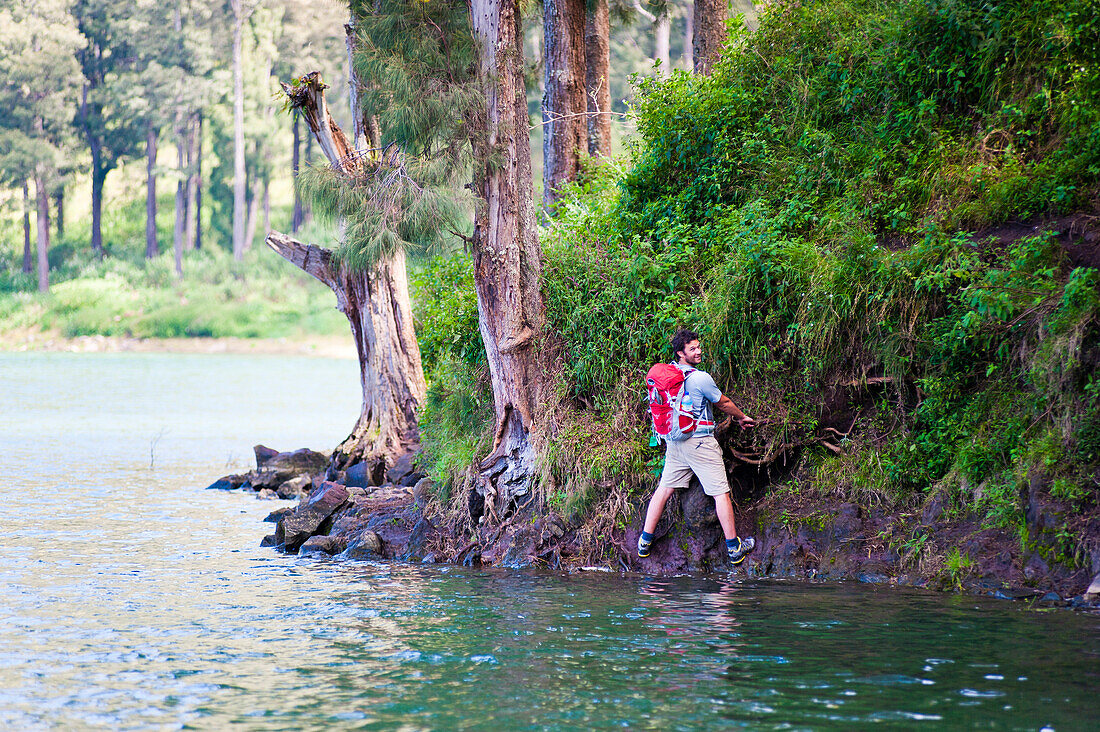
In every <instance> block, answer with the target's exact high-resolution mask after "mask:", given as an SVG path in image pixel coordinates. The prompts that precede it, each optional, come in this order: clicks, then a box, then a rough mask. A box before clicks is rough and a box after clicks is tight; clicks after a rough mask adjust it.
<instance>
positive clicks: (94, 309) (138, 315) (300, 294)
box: [0, 197, 347, 338]
mask: <svg viewBox="0 0 1100 732" xmlns="http://www.w3.org/2000/svg"><path fill="white" fill-rule="evenodd" d="M159 203H160V206H159V214H158V221H157V223H158V237H159V241H160V243H161V248H162V250H163V249H165V248H167V249H168V251H162V253H161V254H160V255H159V256H157V257H154V258H153V259H145V258H144V251H145V239H144V202H143V201H140V200H134V201H131V202H129V203H128V204H126V205H122V206H117V207H115V208H114V210H113V211H111V213H110V214H109V215H107V216H105V221H104V232H103V233H104V243H105V248H106V250H107V255H106V256H105V257H103V258H102V259H98V258H96V257H94V256H93V255H92V253H91V251H90V249H89V246H88V240H89V239H88V237H89V233H88V228H87V223H86V222H68V227H67V230H66V234H65V237H64V239H63V240H62V241H60V242H56V243H55V244H54V245H53V246H52V247H51V251H50V260H51V271H50V283H51V284H50V289H49V291H48V292H47V293H45V294H39V293H38V292H37V279H36V275H35V274H34V273H32V274H29V275H25V274H23V273H22V272H21V271H20V270H19V267H20V261H19V260H21V256H22V233H21V229H18V230H17V229H16V228H15V227H14V226H13V225H11V222H10V221H9V223H8V225H7V226H6V227H5V228H4V229H3V235H4V238H3V241H2V246H0V332H3V331H10V330H15V329H43V330H50V331H56V332H58V333H59V334H60V335H62V336H64V337H70V338H71V337H77V336H89V335H103V336H123V337H134V338H182V337H211V338H222V337H236V338H280V337H304V336H308V335H330V334H342V333H345V332H346V330H347V321H346V319H345V318H344V317H343V315H341V314H340V313H339V312H338V311H336V309H335V299H334V297H333V295H332V293H331V291H330V290H329V289H328V288H327V287H325V286H324V285H323V284H321V283H319V282H317V281H315V280H314V279H313V278H312V277H309V276H308V275H306V274H304V273H303V272H301V271H300V270H298V269H297V268H295V267H294V266H293V265H291V264H289V263H288V262H285V261H284V260H282V259H281V258H280V257H279V256H278V255H276V254H275V253H274V252H272V251H270V250H269V249H268V248H267V247H266V246H264V245H263V243H262V240H261V237H262V234H261V235H259V236H257V242H255V243H254V246H253V247H252V249H251V250H250V251H249V252H247V253H246V255H245V257H244V259H243V260H242V261H240V262H237V261H235V260H234V259H233V257H232V256H231V254H229V252H227V251H226V250H225V249H224V248H223V247H221V246H219V243H218V242H211V241H207V242H206V245H205V246H204V248H203V249H202V250H198V251H189V252H186V253H185V255H184V260H183V270H184V274H183V277H182V278H178V277H177V276H176V273H175V264H174V258H173V254H172V252H171V242H172V231H171V227H172V224H173V221H172V216H173V211H172V200H171V198H169V197H163V198H162V199H161V200H160V202H159ZM15 234H18V235H19V238H18V239H16V238H15V237H14V235H15ZM300 235H301V236H303V237H305V238H306V239H310V240H317V241H325V240H326V239H328V238H330V236H331V235H330V232H329V231H327V230H326V229H324V228H323V227H320V226H315V227H314V228H313V229H312V230H307V231H304V232H301V234H300ZM17 246H18V249H17ZM17 255H18V258H19V260H17Z"/></svg>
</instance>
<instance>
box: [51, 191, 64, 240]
mask: <svg viewBox="0 0 1100 732" xmlns="http://www.w3.org/2000/svg"><path fill="white" fill-rule="evenodd" d="M53 204H54V209H55V210H56V211H57V216H56V218H55V224H56V227H57V240H58V241H61V240H62V239H64V238H65V186H62V185H59V186H58V187H57V190H56V191H54V194H53Z"/></svg>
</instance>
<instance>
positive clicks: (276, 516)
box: [264, 506, 294, 524]
mask: <svg viewBox="0 0 1100 732" xmlns="http://www.w3.org/2000/svg"><path fill="white" fill-rule="evenodd" d="M290 513H294V507H293V506H284V507H283V508H276V509H275V510H274V511H272V512H271V513H269V514H268V515H267V518H265V519H264V523H270V524H277V523H279V521H281V520H282V518H283V516H286V515H287V514H290Z"/></svg>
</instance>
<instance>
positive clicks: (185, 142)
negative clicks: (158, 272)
mask: <svg viewBox="0 0 1100 732" xmlns="http://www.w3.org/2000/svg"><path fill="white" fill-rule="evenodd" d="M187 128H188V125H187V124H186V122H183V123H181V124H180V125H179V126H178V127H177V128H176V172H177V174H178V176H179V177H178V178H177V180H176V226H175V228H174V229H173V231H172V251H173V253H174V254H175V258H176V276H177V277H181V278H182V277H183V247H184V241H185V240H186V238H187V200H188V199H187V185H188V175H187V150H188V148H189V147H190V143H191V141H190V140H189V139H188V137H189V135H188V131H187Z"/></svg>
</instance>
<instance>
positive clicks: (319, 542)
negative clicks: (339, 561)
mask: <svg viewBox="0 0 1100 732" xmlns="http://www.w3.org/2000/svg"><path fill="white" fill-rule="evenodd" d="M343 550H344V541H343V540H342V539H341V538H340V537H338V536H311V537H309V538H308V539H306V540H305V541H304V542H303V543H302V546H301V547H300V548H299V549H298V556H300V557H306V556H309V555H311V554H313V555H317V554H323V555H325V556H328V557H331V556H332V555H333V554H339V553H340V552H342V551H343Z"/></svg>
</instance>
